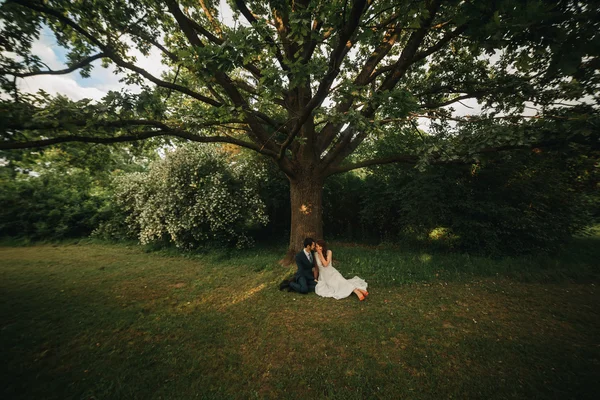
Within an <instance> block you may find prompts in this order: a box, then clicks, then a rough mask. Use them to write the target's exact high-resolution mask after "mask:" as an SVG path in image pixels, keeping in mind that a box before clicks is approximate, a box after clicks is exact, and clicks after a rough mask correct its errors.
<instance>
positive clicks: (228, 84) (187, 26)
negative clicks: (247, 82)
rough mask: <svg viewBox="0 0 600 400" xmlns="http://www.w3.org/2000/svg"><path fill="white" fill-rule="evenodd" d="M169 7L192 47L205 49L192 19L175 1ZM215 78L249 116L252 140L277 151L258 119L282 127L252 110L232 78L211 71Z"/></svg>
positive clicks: (168, 2) (170, 1)
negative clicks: (191, 21)
mask: <svg viewBox="0 0 600 400" xmlns="http://www.w3.org/2000/svg"><path fill="white" fill-rule="evenodd" d="M167 6H168V8H169V11H170V12H171V14H172V15H173V17H174V18H175V20H176V21H177V23H178V24H179V27H180V28H181V30H182V32H183V33H184V35H185V36H186V37H187V39H188V41H189V42H190V44H191V45H192V46H195V47H200V48H202V47H205V46H204V43H202V41H201V40H200V38H199V37H198V35H197V34H196V31H195V30H194V28H193V26H192V24H191V23H190V19H189V18H188V17H186V16H185V14H184V13H183V12H182V11H181V9H180V8H179V5H178V4H177V2H176V1H174V0H167ZM210 73H212V74H213V76H214V77H215V79H216V81H217V83H218V84H219V85H220V86H221V87H222V88H223V89H224V91H225V93H227V96H229V98H230V99H231V100H232V102H233V104H234V105H235V106H236V107H240V108H241V109H242V110H243V111H244V112H246V113H247V114H248V116H247V119H248V121H247V123H248V124H249V125H250V127H251V128H252V130H251V132H250V133H249V136H250V138H251V139H252V140H253V141H254V142H255V143H257V144H259V145H260V146H261V148H269V149H271V150H272V151H276V150H275V149H276V148H277V146H276V145H275V143H272V142H270V138H269V136H268V134H267V132H266V131H265V129H264V127H263V126H262V123H261V122H260V121H259V120H258V119H257V118H260V119H261V120H263V121H265V122H267V123H268V124H269V125H273V127H274V128H276V129H279V128H280V125H278V124H276V123H275V121H273V119H271V118H270V117H268V116H267V115H264V114H262V113H260V112H257V111H254V110H252V109H251V108H250V106H249V105H248V103H247V102H246V100H245V99H244V98H243V97H242V95H241V94H240V92H239V91H238V90H237V88H236V87H235V85H234V84H233V81H232V80H231V78H230V77H229V76H228V75H227V74H226V73H224V72H221V71H210Z"/></svg>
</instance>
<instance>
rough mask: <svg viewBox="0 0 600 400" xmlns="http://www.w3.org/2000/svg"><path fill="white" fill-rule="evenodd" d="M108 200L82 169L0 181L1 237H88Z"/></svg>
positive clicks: (100, 217)
mask: <svg viewBox="0 0 600 400" xmlns="http://www.w3.org/2000/svg"><path fill="white" fill-rule="evenodd" d="M107 201H109V198H108V196H107V195H106V194H105V193H103V192H97V191H95V190H94V185H93V180H92V179H91V177H90V176H89V175H87V174H86V173H84V172H82V171H72V172H71V173H69V174H58V173H44V174H42V175H40V176H38V177H33V176H32V177H28V178H24V179H11V180H3V181H2V182H1V183H0V205H1V207H0V237H6V236H11V237H22V238H30V239H63V238H68V237H81V236H87V235H89V234H90V232H91V231H92V230H93V229H94V228H95V227H96V226H97V225H98V223H99V222H100V220H101V219H102V213H100V212H99V210H100V209H101V208H102V207H103V206H104V205H105V203H106V202H107Z"/></svg>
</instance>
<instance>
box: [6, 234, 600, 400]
mask: <svg viewBox="0 0 600 400" xmlns="http://www.w3.org/2000/svg"><path fill="white" fill-rule="evenodd" d="M332 248H333V250H334V263H336V267H337V268H338V269H339V270H340V271H341V272H342V273H343V274H344V275H345V276H348V277H351V276H353V275H355V274H356V275H359V276H361V277H363V278H365V279H366V280H367V281H368V282H369V292H370V294H371V295H370V297H369V299H368V300H367V301H365V302H359V301H358V300H357V299H356V298H355V297H352V298H348V299H345V300H340V301H336V300H330V299H322V298H319V297H317V296H316V295H314V294H311V295H306V296H302V295H298V294H294V293H287V292H279V291H278V290H277V285H278V283H279V281H280V280H281V279H282V278H283V277H285V276H286V275H288V274H289V273H290V270H289V269H286V268H283V267H281V266H279V265H278V264H277V260H278V258H280V256H281V255H282V254H283V249H282V248H281V247H278V246H274V247H262V248H258V249H254V250H247V251H241V252H234V251H225V250H214V251H206V252H204V253H199V254H192V253H189V254H181V253H178V252H174V251H172V250H161V251H158V252H148V251H145V250H144V249H143V248H142V247H139V246H135V245H110V244H102V243H96V242H92V241H81V242H72V243H67V244H65V243H63V244H54V245H52V244H45V245H33V246H20V247H16V246H4V247H0V338H1V343H0V349H1V354H2V358H3V363H2V367H0V368H1V370H0V373H1V378H0V380H1V381H0V382H1V385H2V389H1V390H2V391H1V392H0V397H2V398H3V399H193V398H205V399H206V398H208V399H210V398H214V399H227V398H244V399H245V398H277V399H280V398H286V399H287V398H290V399H294V398H303V399H306V398H331V399H364V398H369V399H376V398H385V399H388V398H389V399H442V398H443V399H445V398H458V399H467V398H468V399H472V398H481V399H503V398H507V399H508V398H510V399H513V398H522V399H530V398H555V399H568V398H573V399H587V398H589V399H591V398H596V396H597V392H598V391H599V390H600V383H599V382H600V347H599V346H598V338H600V323H599V322H600V311H599V310H598V308H597V305H598V304H599V300H600V292H599V291H598V282H599V281H600V280H599V279H598V275H597V274H598V263H597V260H599V259H600V254H599V251H600V246H598V241H597V238H588V239H585V240H584V239H581V240H578V241H577V242H575V243H574V244H573V246H572V247H571V248H570V249H568V250H567V251H565V252H563V253H561V254H559V255H557V256H554V257H549V256H548V257H542V258H535V257H524V258H511V259H499V260H492V259H488V258H483V257H469V256H467V255H456V254H455V255H452V254H445V255H444V254H436V253H433V254H430V253H426V252H420V251H415V250H409V249H402V248H391V247H387V248H386V247H373V248H369V247H361V246H352V245H344V244H342V243H334V244H333V246H332Z"/></svg>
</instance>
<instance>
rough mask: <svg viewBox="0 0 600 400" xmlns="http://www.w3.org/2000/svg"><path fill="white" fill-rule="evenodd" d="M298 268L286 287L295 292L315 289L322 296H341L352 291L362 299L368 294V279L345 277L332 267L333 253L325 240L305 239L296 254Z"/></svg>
mask: <svg viewBox="0 0 600 400" xmlns="http://www.w3.org/2000/svg"><path fill="white" fill-rule="evenodd" d="M296 265H297V266H298V271H297V272H296V274H295V275H294V277H293V278H292V280H291V281H290V282H289V288H290V289H291V290H293V291H295V292H298V293H304V294H306V293H308V292H315V293H316V294H318V295H319V296H321V297H333V298H334V299H343V298H346V297H348V296H350V295H351V294H352V293H354V294H356V296H358V298H359V300H361V301H362V300H364V299H365V297H366V296H368V295H369V292H367V282H365V281H364V280H363V279H361V278H359V277H358V276H355V277H354V278H352V279H345V278H344V277H343V276H342V274H340V273H339V272H338V270H337V269H335V268H334V267H333V252H332V251H331V250H328V249H327V243H325V241H324V240H317V241H316V242H315V241H314V240H313V239H311V238H306V239H304V249H303V250H301V251H300V252H299V253H298V254H296Z"/></svg>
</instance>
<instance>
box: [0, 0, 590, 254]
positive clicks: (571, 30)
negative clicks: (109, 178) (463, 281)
mask: <svg viewBox="0 0 600 400" xmlns="http://www.w3.org/2000/svg"><path fill="white" fill-rule="evenodd" d="M228 5H229V7H231V10H232V15H233V23H229V24H227V23H224V22H223V21H224V20H225V19H224V18H223V15H220V14H219V11H220V10H223V9H224V8H226V7H227V5H225V4H219V2H218V1H216V0H163V1H159V0H156V1H154V0H137V1H125V0H79V1H67V0H8V1H5V2H4V4H2V6H1V7H0V19H1V25H0V26H1V32H0V49H1V51H2V55H1V56H0V69H1V71H2V74H3V75H2V78H1V81H0V83H1V85H2V90H3V95H2V100H1V107H2V117H1V119H0V133H1V135H2V140H1V141H0V150H11V149H12V150H14V149H24V148H35V147H44V146H48V145H53V144H57V143H64V142H74V141H76V142H89V143H116V142H125V141H136V140H145V139H149V138H154V137H179V138H182V139H184V140H190V141H196V142H205V143H230V144H234V145H238V146H242V147H244V148H247V149H251V150H253V151H255V152H258V153H260V154H262V155H264V156H265V157H268V158H270V159H272V160H273V162H274V163H276V164H277V166H278V167H279V168H280V169H281V171H283V172H284V173H285V175H286V176H287V177H288V179H289V182H290V190H291V208H292V221H291V226H292V230H291V235H290V250H291V251H293V250H296V249H298V247H299V246H300V243H301V241H302V239H303V238H304V237H305V236H313V237H322V201H321V199H322V188H323V184H324V181H325V179H326V178H327V177H328V176H330V175H332V174H335V173H340V172H345V171H350V170H353V169H356V168H360V167H365V166H370V165H376V164H383V163H392V162H401V163H409V164H417V163H423V164H427V163H457V162H470V161H472V160H473V158H474V157H477V155H478V154H482V153H486V152H490V151H500V150H507V149H513V148H523V147H527V146H543V145H551V144H556V143H557V142H562V141H565V140H567V141H568V140H571V139H573V140H575V139H577V140H579V141H580V142H582V141H583V142H587V143H588V144H589V143H592V142H593V144H594V143H595V144H597V142H594V140H597V139H590V138H594V137H595V136H594V134H593V133H594V132H597V121H598V118H597V110H598V104H599V102H600V98H599V97H598V93H599V91H598V88H599V73H598V70H599V68H600V58H598V55H599V53H600V40H599V32H600V12H599V10H600V3H599V2H598V1H587V2H581V1H576V0H559V1H545V0H497V1H475V0H473V1H468V0H460V1H459V0H449V1H442V0H426V1H415V0H412V1H409V0H328V1H322V0H312V1H311V0H293V1H286V0H270V1H265V0H229V1H228ZM44 27H49V28H50V29H51V30H52V31H53V32H54V33H55V35H56V38H57V41H58V43H59V44H60V45H61V46H63V47H65V48H66V49H68V53H67V56H66V57H67V60H68V62H67V65H66V66H65V68H64V69H61V70H50V69H49V68H48V67H47V66H46V65H45V64H44V63H43V62H42V61H41V60H40V59H39V58H38V57H36V56H35V55H34V54H32V53H31V49H32V43H33V42H34V41H35V40H36V38H38V37H39V34H40V31H41V30H42V29H44ZM133 48H135V49H137V50H139V51H140V52H141V53H143V54H149V53H150V52H151V51H152V50H153V49H154V50H155V51H156V50H158V51H160V53H161V54H162V57H163V63H164V64H165V65H166V66H168V72H166V73H164V74H162V76H156V75H153V74H152V73H151V72H149V71H148V70H147V69H145V67H144V65H143V63H142V62H141V61H139V60H136V59H135V57H133V56H132V55H131V50H132V49H133ZM96 60H101V61H102V64H103V65H104V66H109V65H112V66H114V67H115V68H116V69H117V70H118V71H119V72H122V73H126V74H127V75H126V78H125V81H126V82H127V83H131V84H138V85H141V86H142V89H143V90H142V91H141V93H137V94H133V93H129V92H127V91H122V92H120V93H116V92H110V93H109V94H108V95H107V96H106V97H105V98H104V99H103V100H102V101H101V102H97V103H94V102H91V101H85V100H84V101H79V102H73V101H70V100H68V99H66V98H64V97H60V96H59V97H51V96H49V95H47V94H45V93H38V94H35V95H33V94H27V93H23V92H21V91H20V90H19V87H20V86H19V80H20V79H26V78H27V77H32V76H40V75H61V74H68V73H71V72H73V71H80V72H81V74H82V75H83V76H89V75H90V74H91V73H92V72H93V71H92V69H93V63H94V62H96ZM468 99H476V100H477V101H478V102H479V104H480V105H481V108H482V111H481V113H479V114H478V115H476V116H471V117H458V116H457V115H456V113H453V108H452V107H454V106H457V105H460V104H461V102H463V101H465V100H468ZM532 106H533V107H535V112H533V113H532V112H531V110H530V109H529V108H527V107H532ZM527 111H530V112H529V113H527ZM420 118H426V119H427V120H429V121H431V123H430V125H429V132H428V137H427V138H425V137H423V134H422V132H421V131H419V130H418V129H417V123H418V121H422V119H420ZM542 118H543V119H544V121H548V120H554V121H558V122H560V123H563V122H565V121H570V122H573V123H574V124H576V131H577V133H576V134H573V135H570V136H569V135H565V136H563V137H561V138H559V139H557V138H556V137H544V135H543V132H544V129H534V128H535V125H534V123H532V122H531V120H532V119H535V120H537V119H542ZM407 128H409V129H412V131H413V132H414V133H415V134H418V135H419V136H421V139H423V140H422V141H421V142H419V143H421V144H420V145H414V146H398V147H397V148H391V149H390V151H388V152H378V153H369V152H357V149H359V146H361V144H362V145H363V148H364V145H365V144H366V143H369V142H371V143H372V142H373V141H376V140H378V139H379V138H381V137H382V136H385V135H387V134H389V133H390V132H403V131H406V129H407ZM554 131H556V129H555V130H554ZM540 132H542V133H540ZM582 132H583V133H582ZM590 132H591V133H590ZM410 140H412V139H410ZM577 140H575V141H577ZM411 143H412V141H411ZM357 154H360V155H362V158H361V157H357ZM365 157H366V158H365ZM340 195H343V194H340Z"/></svg>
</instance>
